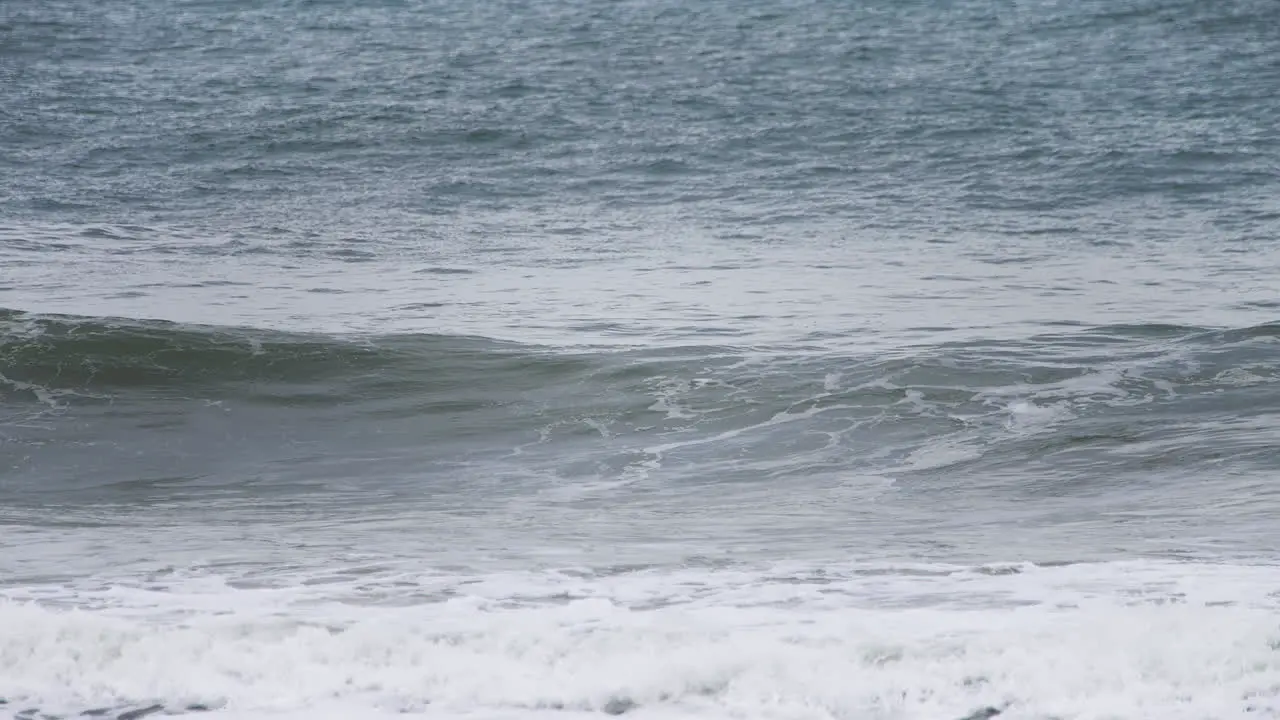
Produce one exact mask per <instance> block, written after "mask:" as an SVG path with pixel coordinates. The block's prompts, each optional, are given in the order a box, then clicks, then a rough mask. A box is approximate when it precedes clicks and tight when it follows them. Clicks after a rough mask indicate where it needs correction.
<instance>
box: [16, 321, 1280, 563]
mask: <svg viewBox="0 0 1280 720" xmlns="http://www.w3.org/2000/svg"><path fill="white" fill-rule="evenodd" d="M3 322H4V327H5V335H4V336H3V337H4V339H3V344H2V345H0V357H2V358H3V360H4V368H5V369H4V374H3V377H4V380H3V382H4V384H5V388H6V392H5V395H4V400H3V403H4V404H3V407H4V408H5V412H6V414H7V415H8V417H9V422H8V423H6V430H5V432H6V436H7V437H6V444H7V446H8V447H9V448H10V454H11V457H13V458H14V459H15V460H16V462H14V464H13V467H12V469H11V470H10V477H11V478H13V480H12V481H11V482H10V483H8V484H7V485H6V486H5V490H6V492H7V497H6V498H5V499H6V502H7V503H11V504H13V505H31V506H36V507H41V506H45V505H49V504H56V505H59V506H61V505H64V504H67V503H71V504H81V503H86V504H93V503H137V502H170V501H181V502H188V503H195V504H200V503H204V502H205V501H207V500H208V499H210V498H212V497H217V498H222V499H225V500H226V501H228V502H233V503H234V502H241V503H252V504H253V505H254V506H255V507H258V508H263V507H266V506H267V505H269V504H270V503H271V502H281V503H290V502H296V501H300V500H301V499H303V498H305V500H306V502H307V503H308V504H309V505H310V506H311V507H313V508H315V509H316V511H317V512H320V511H323V510H324V509H325V508H330V509H339V508H342V507H345V505H346V504H348V503H357V504H368V505H369V506H370V507H374V506H378V505H379V504H380V503H409V504H410V505H413V504H421V503H424V502H426V503H428V504H435V505H439V504H443V505H445V506H449V505H453V506H456V507H458V508H475V507H490V508H494V507H498V506H503V507H506V508H508V509H510V507H511V506H512V504H513V503H518V502H530V503H534V504H539V503H550V504H552V505H557V506H560V505H566V504H567V505H568V506H583V507H586V506H592V507H596V509H597V511H598V512H600V513H603V514H605V515H608V514H610V513H618V514H620V516H621V517H619V518H617V520H618V521H619V522H623V524H624V525H626V524H627V523H632V524H642V523H644V522H645V518H646V517H647V515H648V514H650V513H657V512H660V511H661V509H662V508H663V507H664V506H665V504H666V503H669V502H671V501H673V500H675V499H679V500H680V502H682V503H687V506H686V509H687V510H688V511H689V512H690V513H691V514H692V515H691V516H692V517H695V518H699V519H700V520H699V521H712V520H710V519H709V516H710V515H711V514H713V513H719V512H726V511H728V510H730V509H733V510H734V511H735V512H747V513H766V514H767V516H765V517H762V518H761V519H760V522H761V523H764V524H769V523H778V522H780V523H781V524H782V527H780V528H778V530H779V533H781V531H782V529H783V528H789V529H790V531H793V532H796V533H799V536H800V537H813V536H814V535H815V534H828V535H829V536H830V537H831V538H833V539H834V538H840V537H847V536H849V535H850V534H852V535H854V536H857V535H858V534H860V533H865V532H871V530H870V528H877V531H876V532H880V533H885V534H887V535H888V536H890V537H892V536H896V535H904V537H903V538H902V539H901V542H905V543H908V544H910V543H911V542H912V540H911V539H910V536H911V535H912V534H913V532H912V531H913V527H912V525H911V523H910V520H911V519H912V518H915V519H920V518H929V521H930V522H941V523H944V525H946V524H949V525H953V528H952V531H953V532H954V533H955V534H956V535H957V536H959V537H962V536H963V535H964V534H965V532H966V531H965V526H970V525H971V526H974V527H986V525H987V523H989V522H997V523H1017V522H1028V523H1030V522H1034V523H1037V524H1039V525H1041V526H1042V527H1043V528H1053V527H1055V526H1061V525H1062V523H1066V522H1085V523H1092V522H1096V523H1097V527H1096V528H1093V529H1094V530H1096V531H1097V532H1099V533H1102V534H1103V536H1107V535H1115V534H1117V533H1118V536H1117V537H1118V538H1120V539H1123V538H1124V537H1125V536H1126V534H1127V533H1128V531H1126V530H1125V529H1124V528H1125V526H1126V523H1125V522H1124V518H1125V517H1127V516H1134V517H1136V514H1138V513H1144V512H1145V513H1146V515H1145V516H1144V519H1143V521H1142V522H1143V525H1142V532H1144V533H1149V531H1151V530H1154V529H1156V528H1164V529H1166V530H1168V531H1172V528H1174V527H1178V528H1179V530H1178V537H1179V542H1178V543H1175V544H1177V545H1187V544H1192V545H1193V544H1194V542H1195V538H1196V537H1197V533H1201V532H1205V531H1207V529H1208V528H1210V527H1216V526H1217V524H1218V523H1222V522H1226V523H1227V524H1228V526H1229V528H1231V529H1238V530H1239V531H1240V532H1242V533H1247V532H1248V528H1249V526H1250V523H1251V522H1254V521H1261V518H1262V517H1263V516H1264V515H1265V513H1266V512H1268V511H1269V510H1270V509H1271V508H1270V506H1269V504H1268V503H1267V502H1266V500H1265V498H1260V497H1258V496H1257V495H1256V494H1253V495H1252V496H1251V502H1250V503H1235V502H1232V501H1230V500H1229V499H1228V498H1231V497H1233V496H1236V495H1238V494H1239V492H1240V491H1241V490H1242V489H1243V488H1246V487H1251V486H1252V484H1255V483H1258V482H1259V478H1261V477H1264V476H1265V475H1266V474H1268V473H1272V472H1274V471H1275V470H1276V468H1277V467H1278V466H1280V462H1278V461H1280V456H1278V454H1277V451H1276V449H1275V445H1274V442H1273V438H1274V433H1275V431H1276V429H1277V426H1276V421H1275V417H1276V410H1277V408H1278V407H1280V391H1278V389H1277V370H1276V368H1275V365H1274V364H1273V363H1272V358H1273V356H1274V352H1275V349H1276V345H1277V338H1278V337H1280V327H1277V326H1275V325H1262V326H1257V327H1251V328H1242V329H1239V330H1229V331H1218V330H1209V329H1204V328H1192V327H1177V326H1163V325H1146V326H1123V327H1121V326H1117V327H1101V328H1062V329H1061V331H1060V332H1054V333H1046V334H1041V335H1037V336H1033V337H1029V338H1026V339H1025V340H1022V341H1016V342H1015V341H1008V340H1002V341H993V342H981V341H967V342H956V343H943V344H938V345H934V346H920V347H907V348H902V349H900V350H897V351H880V352H872V353H868V354H866V355H858V354H853V353H848V352H832V351H825V350H821V349H815V348H804V347H795V348H791V349H778V348H774V349H769V350H762V349H743V348H735V347H730V346H722V347H677V348H663V349H629V350H618V349H595V350H591V349H576V350H567V349H557V348H552V347H537V346H528V345H520V344H514V343H502V342H495V341H490V340H486V339H483V338H467V337H450V336H423V335H416V336H384V337H361V338H351V337H334V336H322V335H304V334H286V333H277V332H267V331H257V330H240V329H233V328H210V327H195V326H184V325H176V324H166V323H154V322H138V321H126V320H104V319H90V318H74V317H46V316H38V315H30V314H25V313H19V312H8V313H6V314H5V315H4V320H3ZM14 448H21V453H22V454H21V456H20V457H19V456H18V454H17V453H16V452H14V450H13V449H14ZM117 463H119V464H121V465H122V466H124V467H127V468H128V472H126V473H118V472H112V471H108V470H107V469H108V468H111V467H112V466H113V465H115V464H117ZM121 475H125V476H126V477H127V478H128V479H127V480H124V481H122V480H121V479H120V476H121ZM37 478H38V479H37ZM36 486H38V487H39V492H30V491H29V490H30V488H32V487H36ZM780 487H785V488H786V489H787V493H786V496H785V497H783V498H778V497H776V493H777V489H778V488H780ZM762 498H769V500H768V503H769V504H768V506H767V507H761V506H759V503H760V502H761V499H762ZM779 502H781V503H783V504H784V505H786V506H788V510H787V512H785V513H782V512H776V511H779V510H781V508H780V507H778V506H777V504H776V503H779ZM264 503H266V504H265V505H264ZM753 508H755V509H753ZM1155 508H1160V513H1161V514H1160V515H1158V516H1157V515H1152V511H1153V510H1154V509H1155ZM646 509H647V510H646ZM775 513H776V514H775ZM1058 513H1066V514H1065V516H1064V517H1063V518H1062V519H1061V521H1060V522H1059V521H1054V520H1052V518H1055V517H1057V514H1058ZM1089 518H1093V519H1092V520H1089ZM851 523H852V524H854V525H859V524H862V523H865V524H866V527H861V528H859V527H853V528H850V527H848V525H849V524H851ZM1152 523H1154V525H1153V524H1152ZM631 529H632V530H637V528H634V527H633V528H631ZM758 530H759V526H755V528H754V529H753V530H752V532H753V533H754V532H756V531H758ZM637 531H638V530H637ZM653 531H657V532H665V530H664V529H663V527H662V524H661V523H659V526H658V527H655V528H653ZM1230 532H1231V530H1230V529H1229V530H1228V531H1227V534H1224V533H1223V532H1222V530H1221V529H1220V528H1218V529H1216V530H1215V534H1216V537H1217V542H1226V541H1227V540H1228V539H1229V533H1230ZM793 538H794V536H793ZM886 540H888V538H886ZM1147 540H1148V541H1153V540H1154V538H1151V537H1148V538H1147ZM933 541H934V542H937V541H938V538H934V539H933ZM1117 541H1120V540H1117ZM956 542H959V540H957V541H956ZM891 544H892V543H891ZM1184 549H1185V548H1184ZM1091 552H1100V550H1098V549H1097V548H1095V549H1093V550H1089V551H1081V554H1082V555H1089V554H1090V553H1091ZM1104 554H1105V553H1104ZM1072 559H1077V558H1072Z"/></svg>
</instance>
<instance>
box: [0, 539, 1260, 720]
mask: <svg viewBox="0 0 1280 720" xmlns="http://www.w3.org/2000/svg"><path fill="white" fill-rule="evenodd" d="M1015 570H1016V571H1017V572H1014V571H1015ZM1275 577H1276V571H1275V569H1274V568H1271V567H1258V566H1230V565H1204V564H1187V563H1173V562H1133V563H1111V564H1093V565H1088V564H1086V565H1071V566H1060V567H1049V568H1041V567H1034V566H1020V567H1017V568H1013V567H1010V568H999V567H994V568H993V567H986V568H974V569H964V568H948V567H943V566H919V567H902V566H898V567H896V568H888V567H883V566H882V567H873V566H853V565H848V564H846V565H844V566H843V567H834V568H833V567H826V568H823V567H819V566H806V567H800V566H793V567H770V568H758V569H753V570H745V569H734V570H729V569H720V570H715V569H697V568H688V569H684V570H661V571H659V570H652V571H633V572H622V573H617V574H612V575H598V574H596V575H592V574H590V573H583V572H572V571H545V572H537V573H532V572H531V573H505V574H491V575H465V574H463V575H456V574H448V573H442V572H430V573H424V572H421V571H409V570H408V569H407V568H405V567H404V566H400V567H398V568H393V567H388V566H383V567H379V568H376V569H373V570H370V571H369V572H368V574H366V575H364V576H356V575H352V574H345V575H344V574H340V573H335V574H331V575H326V576H319V575H316V574H314V572H306V573H296V574H294V575H289V574H288V572H287V571H283V570H282V571H281V574H277V575H274V576H273V577H270V578H269V579H265V580H264V581H263V582H257V583H251V582H246V581H244V580H243V579H238V580H231V581H228V578H227V577H219V576H217V575H214V574H210V573H208V572H203V573H187V574H183V573H177V574H174V575H172V576H170V577H168V578H167V579H162V580H158V581H157V580H152V581H144V580H139V581H137V582H129V583H125V584H112V583H99V582H97V581H85V583H84V584H80V585H76V586H66V585H49V586H28V587H25V588H21V589H16V588H10V589H8V590H5V591H3V593H0V596H2V597H3V599H2V600H0V628H2V629H0V678H3V680H2V682H3V690H2V691H0V695H3V696H4V697H5V698H7V699H8V700H9V703H8V704H7V705H6V706H4V709H5V711H6V712H17V711H19V710H21V709H24V708H27V707H39V708H41V709H42V710H43V711H45V712H51V713H62V712H79V711H81V710H83V709H86V708H90V707H99V706H114V705H124V704H128V705H130V706H138V705H142V704H149V703H151V702H160V703H163V704H165V705H167V706H169V707H179V706H182V705H184V704H188V703H202V704H206V705H210V706H214V707H215V708H217V710H216V712H215V713H214V715H215V716H217V717H224V718H267V717H273V718H293V717H298V718H301V717H304V716H305V717H308V718H316V717H320V718H327V717H334V718H337V717H343V718H352V717H373V716H378V715H381V714H384V713H385V714H392V713H400V712H410V713H415V714H417V713H421V714H425V715H428V716H433V717H454V716H464V715H465V716H468V717H486V718H487V717H493V718H500V717H531V716H533V715H534V714H535V713H536V714H544V713H545V714H547V715H548V716H554V717H557V718H559V717H566V714H575V713H587V712H599V711H605V710H609V709H612V710H615V711H616V710H619V709H622V708H624V707H625V706H628V705H631V704H634V707H633V708H632V709H631V710H630V712H629V713H628V717H631V716H634V717H651V718H676V717H699V718H709V717H710V718H787V719H791V718H795V719H800V718H903V719H914V718H920V719H921V720H924V719H926V718H928V719H934V718H937V719H940V720H945V719H946V718H960V717H963V716H965V715H967V714H969V713H971V712H973V711H975V710H977V709H979V708H981V707H984V706H995V707H998V708H1005V714H1004V715H1003V717H1008V718H1046V717H1057V718H1063V719H1066V718H1114V717H1124V718H1161V719H1166V720H1168V719H1177V718H1187V719H1188V720H1190V719H1192V718H1209V717H1212V718H1234V717H1251V718H1257V717H1277V716H1280V652H1278V651H1277V649H1276V647H1277V646H1278V645H1280V623H1277V622H1276V619H1277V615H1276V605H1277V600H1276V598H1275V597H1274V596H1273V591H1274V590H1275V589H1276V583H1275Z"/></svg>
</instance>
